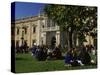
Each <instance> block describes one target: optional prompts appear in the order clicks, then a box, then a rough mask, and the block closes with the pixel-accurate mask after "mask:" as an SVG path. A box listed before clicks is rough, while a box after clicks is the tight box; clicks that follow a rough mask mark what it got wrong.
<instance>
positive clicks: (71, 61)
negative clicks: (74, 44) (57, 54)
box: [65, 48, 83, 66]
mask: <svg viewBox="0 0 100 75" xmlns="http://www.w3.org/2000/svg"><path fill="white" fill-rule="evenodd" d="M65 64H66V65H65V66H83V63H82V62H81V60H79V59H78V51H77V50H76V48H72V49H71V50H69V51H68V52H67V54H66V56H65Z"/></svg>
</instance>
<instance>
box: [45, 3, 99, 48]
mask: <svg viewBox="0 0 100 75" xmlns="http://www.w3.org/2000/svg"><path fill="white" fill-rule="evenodd" d="M44 11H45V13H46V14H47V16H48V17H49V18H50V19H52V20H53V21H54V22H55V23H57V25H59V26H60V30H61V31H66V32H67V35H68V40H67V41H68V45H69V48H72V47H73V46H74V45H75V43H74V41H75V40H76V39H74V37H76V38H79V39H80V41H81V42H82V43H83V41H84V40H85V37H84V33H86V32H90V31H92V30H93V28H94V27H96V23H97V22H96V20H97V18H96V13H97V8H95V7H87V6H71V5H68V6H66V5H54V4H50V5H46V6H45V8H44Z"/></svg>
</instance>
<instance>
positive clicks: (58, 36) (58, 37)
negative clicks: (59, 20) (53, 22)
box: [56, 31, 60, 46]
mask: <svg viewBox="0 0 100 75" xmlns="http://www.w3.org/2000/svg"><path fill="white" fill-rule="evenodd" d="M59 44H60V31H57V32H56V46H58V45H59Z"/></svg>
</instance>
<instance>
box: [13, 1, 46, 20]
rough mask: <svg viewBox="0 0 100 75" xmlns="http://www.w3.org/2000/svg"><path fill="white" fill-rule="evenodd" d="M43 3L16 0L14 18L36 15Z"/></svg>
mask: <svg viewBox="0 0 100 75" xmlns="http://www.w3.org/2000/svg"><path fill="white" fill-rule="evenodd" d="M45 5H46V4H42V3H28V2H16V3H15V19H20V18H24V17H30V16H36V15H38V14H39V12H40V10H41V9H43V7H44V6H45Z"/></svg>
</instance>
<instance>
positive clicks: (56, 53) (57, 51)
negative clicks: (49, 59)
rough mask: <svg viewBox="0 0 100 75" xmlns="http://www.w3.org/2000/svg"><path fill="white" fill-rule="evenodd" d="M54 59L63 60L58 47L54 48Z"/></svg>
mask: <svg viewBox="0 0 100 75" xmlns="http://www.w3.org/2000/svg"><path fill="white" fill-rule="evenodd" d="M52 55H53V58H55V59H61V57H62V55H61V51H60V49H59V48H58V47H55V48H54V51H53V52H52Z"/></svg>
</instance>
